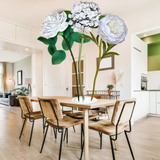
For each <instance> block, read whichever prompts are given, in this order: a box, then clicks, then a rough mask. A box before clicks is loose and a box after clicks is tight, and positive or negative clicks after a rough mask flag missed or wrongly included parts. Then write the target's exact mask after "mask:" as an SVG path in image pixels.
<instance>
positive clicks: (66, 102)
mask: <svg viewBox="0 0 160 160" xmlns="http://www.w3.org/2000/svg"><path fill="white" fill-rule="evenodd" d="M38 98H46V99H57V100H58V102H59V103H60V105H61V106H64V107H76V108H81V109H83V112H84V159H85V160H89V134H88V132H89V131H88V122H89V120H88V110H90V109H94V108H95V109H96V108H102V107H107V111H108V115H109V116H110V118H111V115H112V113H113V106H114V105H115V102H116V100H111V99H97V102H95V103H92V104H77V103H74V102H73V101H72V99H73V97H67V96H43V97H42V96H40V97H30V100H31V101H32V102H38Z"/></svg>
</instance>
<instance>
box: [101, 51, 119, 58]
mask: <svg viewBox="0 0 160 160" xmlns="http://www.w3.org/2000/svg"><path fill="white" fill-rule="evenodd" d="M111 54H114V55H117V56H118V55H119V54H118V53H117V52H108V53H107V52H106V53H103V56H102V58H104V57H105V56H108V55H111Z"/></svg>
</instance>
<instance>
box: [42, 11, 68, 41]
mask: <svg viewBox="0 0 160 160" xmlns="http://www.w3.org/2000/svg"><path fill="white" fill-rule="evenodd" d="M66 20H67V15H66V13H65V12H62V13H60V14H59V13H57V12H56V13H54V14H53V15H50V16H46V18H45V20H44V23H43V24H42V31H41V34H43V35H45V36H47V37H48V38H51V37H55V36H56V35H57V33H58V32H63V31H64V30H65V29H66V28H67V27H68V22H66Z"/></svg>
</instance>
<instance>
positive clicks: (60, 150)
mask: <svg viewBox="0 0 160 160" xmlns="http://www.w3.org/2000/svg"><path fill="white" fill-rule="evenodd" d="M62 142H63V129H62V133H61V142H60V149H59V159H58V160H60V159H61V152H62Z"/></svg>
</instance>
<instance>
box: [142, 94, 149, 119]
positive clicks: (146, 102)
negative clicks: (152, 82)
mask: <svg viewBox="0 0 160 160" xmlns="http://www.w3.org/2000/svg"><path fill="white" fill-rule="evenodd" d="M148 113H149V92H148V91H141V116H142V117H143V116H146V115H147V114H148Z"/></svg>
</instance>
